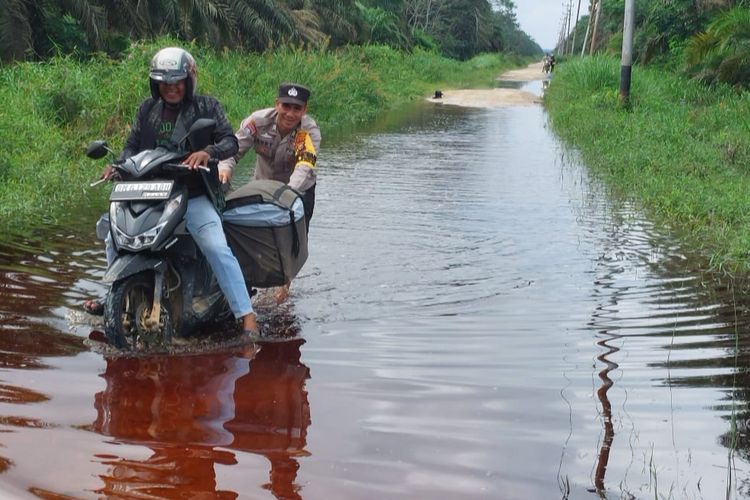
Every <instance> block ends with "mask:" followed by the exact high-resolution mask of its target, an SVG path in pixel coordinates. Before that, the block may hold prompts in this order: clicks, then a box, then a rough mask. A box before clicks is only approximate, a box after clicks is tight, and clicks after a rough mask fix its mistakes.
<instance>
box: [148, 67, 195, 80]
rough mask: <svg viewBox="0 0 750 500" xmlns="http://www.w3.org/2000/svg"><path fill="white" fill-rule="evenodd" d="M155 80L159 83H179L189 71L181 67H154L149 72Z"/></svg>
mask: <svg viewBox="0 0 750 500" xmlns="http://www.w3.org/2000/svg"><path fill="white" fill-rule="evenodd" d="M148 76H149V78H151V79H152V80H153V81H155V82H159V83H177V82H179V81H180V80H184V79H185V78H187V76H188V75H187V71H185V70H179V69H153V70H151V72H150V73H149V74H148Z"/></svg>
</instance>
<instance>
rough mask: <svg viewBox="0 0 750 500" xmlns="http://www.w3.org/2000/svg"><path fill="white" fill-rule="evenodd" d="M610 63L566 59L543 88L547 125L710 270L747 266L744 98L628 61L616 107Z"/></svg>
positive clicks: (749, 144) (614, 66) (749, 227)
mask: <svg viewBox="0 0 750 500" xmlns="http://www.w3.org/2000/svg"><path fill="white" fill-rule="evenodd" d="M619 71H620V67H619V61H618V60H616V59H614V58H608V57H604V56H595V57H589V58H584V59H571V60H569V61H567V62H566V63H565V64H563V65H559V66H558V67H557V68H556V70H555V77H554V79H553V81H552V84H551V85H550V87H549V89H548V90H547V92H546V94H545V107H546V108H547V110H548V112H549V115H550V117H551V121H552V124H553V127H554V129H555V131H556V132H557V133H558V134H559V135H560V136H561V137H562V138H563V139H564V140H566V141H567V142H568V143H570V144H571V145H573V146H574V147H575V148H577V149H578V150H580V151H581V154H582V156H583V158H584V161H585V162H586V164H587V165H588V166H589V167H590V169H591V170H592V171H593V172H594V173H595V174H597V175H599V176H600V177H601V178H603V179H604V180H605V181H606V183H607V185H609V186H611V187H612V189H613V190H615V191H616V192H618V193H619V194H620V195H622V196H625V197H630V198H632V199H635V200H638V201H639V202H640V203H641V204H642V205H643V206H644V207H645V208H646V209H647V210H648V211H649V212H650V213H652V214H653V215H654V216H655V217H656V218H658V220H660V221H661V222H662V223H664V224H666V225H668V226H670V227H673V228H675V229H679V231H680V232H684V234H685V238H686V239H687V240H688V244H690V245H691V247H692V248H694V249H696V250H698V251H699V252H700V253H701V254H702V255H705V256H706V257H708V258H709V259H710V263H711V266H712V268H713V269H714V270H720V271H723V272H729V273H735V272H738V271H747V270H748V269H749V268H750V265H748V255H749V252H750V136H749V135H748V132H749V131H750V119H749V118H748V117H749V116H750V114H749V113H748V111H750V96H748V95H747V94H743V93H739V92H736V91H735V90H734V89H732V88H729V87H717V88H706V87H704V86H703V85H701V84H699V83H696V82H693V81H690V80H686V79H684V78H681V77H679V76H677V75H674V74H671V73H666V72H664V71H659V70H654V69H649V68H641V67H635V68H634V69H633V76H632V85H631V98H630V103H631V106H630V108H629V109H624V108H623V107H622V106H621V105H620V104H619V97H618V89H619Z"/></svg>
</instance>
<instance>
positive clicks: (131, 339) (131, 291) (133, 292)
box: [104, 273, 173, 351]
mask: <svg viewBox="0 0 750 500" xmlns="http://www.w3.org/2000/svg"><path fill="white" fill-rule="evenodd" d="M153 302H154V278H153V274H151V273H140V274H135V275H133V276H129V277H127V278H125V279H123V280H120V281H116V282H115V283H113V284H112V288H111V289H110V291H109V294H108V295H107V301H106V302H105V304H104V333H105V334H106V336H107V340H108V341H109V343H110V344H112V345H114V346H115V347H117V348H119V349H125V350H130V351H133V350H141V349H149V348H152V347H154V346H160V345H161V346H168V345H169V343H170V342H171V341H172V334H173V325H172V318H171V315H170V311H169V307H168V306H169V304H168V303H167V302H166V300H165V299H162V301H161V308H160V312H159V324H158V325H153V324H150V321H149V318H150V316H151V308H152V306H153Z"/></svg>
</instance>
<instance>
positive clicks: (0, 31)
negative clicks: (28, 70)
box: [0, 0, 32, 61]
mask: <svg viewBox="0 0 750 500" xmlns="http://www.w3.org/2000/svg"><path fill="white" fill-rule="evenodd" d="M31 35H32V31H31V25H30V24H29V15H28V10H27V9H26V4H25V2H24V1H23V0H5V2H3V6H2V7H0V59H2V60H6V61H11V60H18V59H23V58H24V57H25V55H26V53H27V52H28V51H29V50H30V49H31V47H32V39H31Z"/></svg>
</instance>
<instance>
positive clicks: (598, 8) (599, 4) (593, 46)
mask: <svg viewBox="0 0 750 500" xmlns="http://www.w3.org/2000/svg"><path fill="white" fill-rule="evenodd" d="M601 10H602V0H597V2H596V17H595V18H594V31H592V32H591V50H590V51H589V55H592V56H593V55H594V49H596V32H597V30H598V29H599V12H601Z"/></svg>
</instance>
